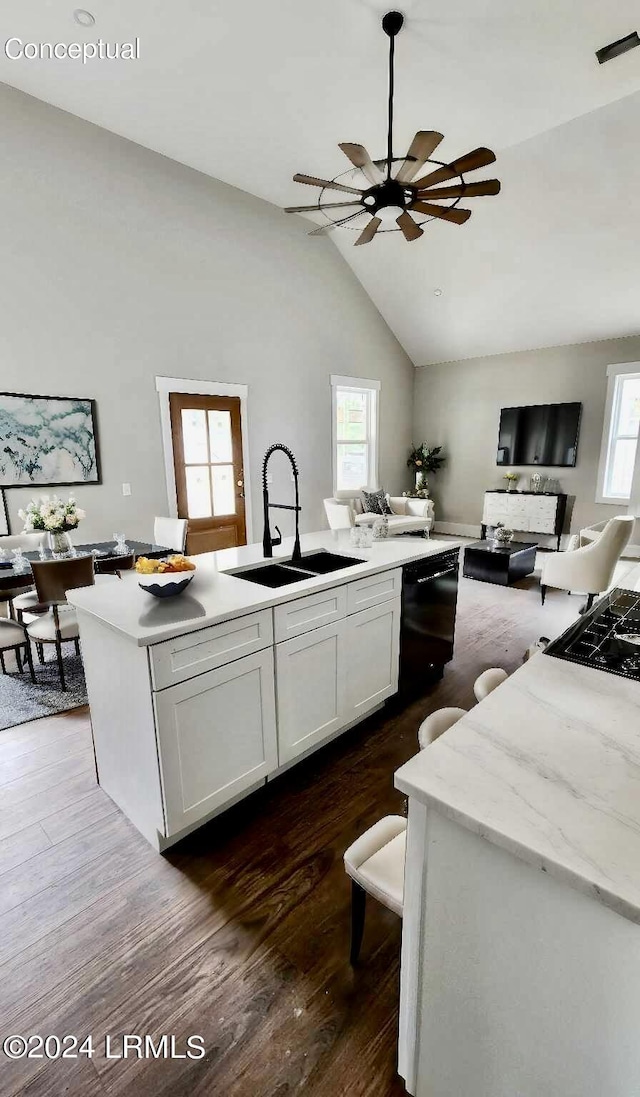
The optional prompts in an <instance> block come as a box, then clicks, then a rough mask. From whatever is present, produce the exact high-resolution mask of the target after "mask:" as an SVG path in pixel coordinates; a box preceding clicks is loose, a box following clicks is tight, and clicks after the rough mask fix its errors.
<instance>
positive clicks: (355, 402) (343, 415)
mask: <svg viewBox="0 0 640 1097" xmlns="http://www.w3.org/2000/svg"><path fill="white" fill-rule="evenodd" d="M337 415H338V424H337V437H338V438H340V439H341V440H342V441H345V442H346V441H353V442H365V441H366V439H367V394H366V392H347V391H346V390H345V389H339V390H338V394H337Z"/></svg>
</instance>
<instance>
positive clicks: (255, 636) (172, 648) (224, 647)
mask: <svg viewBox="0 0 640 1097" xmlns="http://www.w3.org/2000/svg"><path fill="white" fill-rule="evenodd" d="M272 644H273V620H272V614H271V610H269V609H263V610H260V611H259V612H258V613H249V614H247V615H246V617H236V618H234V620H233V621H223V622H222V624H220V625H211V626H210V627H209V628H203V629H198V630H197V631H196V632H188V633H187V635H186V636H177V637H176V638H175V639H174V640H165V641H164V642H163V643H161V644H155V645H154V646H153V647H152V648H151V649H150V652H149V658H150V660H151V677H152V681H153V688H154V689H165V688H166V687H167V686H174V685H177V683H178V682H186V681H187V679H188V678H193V677H194V675H196V674H204V673H205V672H206V671H208V670H214V669H215V668H216V667H221V666H224V664H225V663H230V662H231V660H232V659H241V658H242V656H243V655H251V654H252V653H253V652H254V651H261V650H262V648H268V647H270V646H271V645H272Z"/></svg>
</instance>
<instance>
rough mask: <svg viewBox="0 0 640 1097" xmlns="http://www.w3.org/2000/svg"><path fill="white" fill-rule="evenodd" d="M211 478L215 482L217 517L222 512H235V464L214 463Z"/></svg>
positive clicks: (214, 501)
mask: <svg viewBox="0 0 640 1097" xmlns="http://www.w3.org/2000/svg"><path fill="white" fill-rule="evenodd" d="M211 480H212V483H213V513H214V514H215V516H216V518H217V517H218V515H220V514H235V512H236V492H235V485H234V482H233V465H212V466H211Z"/></svg>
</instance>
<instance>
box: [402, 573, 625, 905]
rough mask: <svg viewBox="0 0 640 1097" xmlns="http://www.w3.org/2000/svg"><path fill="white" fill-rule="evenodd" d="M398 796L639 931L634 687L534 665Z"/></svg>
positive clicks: (427, 756)
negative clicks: (440, 815) (413, 799)
mask: <svg viewBox="0 0 640 1097" xmlns="http://www.w3.org/2000/svg"><path fill="white" fill-rule="evenodd" d="M620 585H623V586H624V587H625V588H626V589H632V590H640V567H635V568H633V569H632V570H631V571H630V572H629V573H628V574H627V575H626V576H625V577H624V580H623V582H622V584H620ZM396 786H397V787H398V788H399V789H401V790H402V791H403V792H405V793H408V794H409V795H411V796H415V797H417V798H418V799H420V800H422V801H424V802H426V803H427V804H431V805H433V806H435V807H436V808H437V810H438V811H440V812H442V813H443V814H444V815H447V816H448V817H449V818H451V819H454V820H455V821H456V822H459V823H461V824H462V825H463V826H465V827H467V828H468V829H469V830H472V831H474V832H475V833H476V834H479V835H480V836H481V837H483V838H485V839H486V840H487V841H490V842H493V843H494V844H495V845H497V846H501V847H502V848H503V849H505V850H508V851H510V852H511V853H514V854H515V855H516V856H518V857H520V858H522V859H523V860H525V861H528V862H529V863H530V864H532V865H534V866H535V867H536V868H539V869H541V870H542V871H545V872H548V873H549V875H552V876H555V877H557V878H558V879H561V880H564V881H565V882H566V883H568V884H570V885H571V886H572V887H575V888H577V889H578V890H580V891H583V892H585V893H587V894H588V895H590V896H592V897H593V898H595V899H597V900H598V901H599V902H602V903H604V904H605V905H606V906H609V907H611V909H612V910H615V911H617V913H619V914H621V915H623V916H624V917H626V918H629V919H630V920H631V921H633V922H640V683H638V682H634V681H630V680H628V679H625V678H620V677H617V676H616V675H613V674H607V673H605V672H603V671H600V670H594V669H591V668H589V667H583V666H579V665H577V664H575V663H569V662H566V661H564V660H561V659H556V658H553V657H552V656H548V655H544V654H540V655H536V656H535V657H534V658H533V659H531V660H530V661H529V662H528V663H526V664H525V665H524V666H523V667H522V668H520V669H519V670H517V671H516V672H515V674H513V675H511V677H510V678H508V679H507V681H506V682H504V683H503V685H501V686H499V687H498V689H497V690H495V691H494V692H493V693H491V694H490V695H489V696H488V697H487V698H486V699H485V700H484V701H482V702H481V703H480V704H479V705H476V706H475V707H474V708H473V709H471V711H470V712H469V714H468V715H467V716H464V717H463V718H462V719H461V720H460V721H459V722H458V723H457V724H455V725H454V727H453V728H451V729H450V730H449V731H448V732H446V733H445V734H444V735H443V736H442V737H441V738H440V739H438V740H437V741H436V742H435V743H433V744H432V745H431V746H430V747H427V749H426V750H423V751H421V752H420V753H419V754H417V755H416V756H415V757H414V758H412V759H411V761H410V762H408V763H407V764H406V765H404V766H403V767H402V768H401V769H400V770H398V772H397V774H396Z"/></svg>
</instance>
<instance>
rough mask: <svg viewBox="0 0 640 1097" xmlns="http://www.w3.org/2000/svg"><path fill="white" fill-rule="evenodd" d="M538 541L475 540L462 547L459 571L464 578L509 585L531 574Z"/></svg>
mask: <svg viewBox="0 0 640 1097" xmlns="http://www.w3.org/2000/svg"><path fill="white" fill-rule="evenodd" d="M537 547H538V546H537V544H535V543H531V542H529V543H527V542H524V541H512V542H511V544H510V545H494V543H493V541H476V542H475V543H474V544H473V545H467V547H466V548H465V550H464V563H463V568H462V574H463V575H465V576H466V577H467V579H479V580H480V581H481V582H483V583H499V584H501V586H503V587H506V586H509V584H510V583H517V581H518V579H524V577H525V575H530V574H531V572H532V571H533V569H534V568H535V566H536V549H537Z"/></svg>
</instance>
